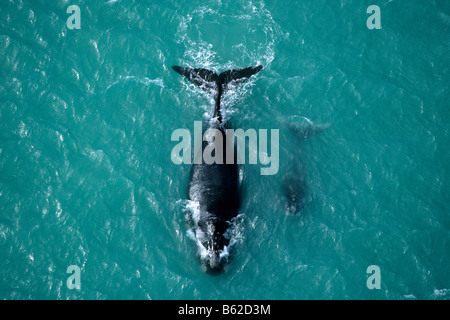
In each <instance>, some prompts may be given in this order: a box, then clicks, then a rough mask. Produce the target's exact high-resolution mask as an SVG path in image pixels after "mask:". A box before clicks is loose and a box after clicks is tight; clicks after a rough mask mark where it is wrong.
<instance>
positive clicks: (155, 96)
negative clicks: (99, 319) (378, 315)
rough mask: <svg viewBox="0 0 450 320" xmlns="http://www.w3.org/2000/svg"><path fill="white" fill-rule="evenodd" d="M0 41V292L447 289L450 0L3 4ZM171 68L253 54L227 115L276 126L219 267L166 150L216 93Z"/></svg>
mask: <svg viewBox="0 0 450 320" xmlns="http://www.w3.org/2000/svg"><path fill="white" fill-rule="evenodd" d="M71 5H77V6H78V7H79V9H80V10H79V17H80V19H79V21H78V22H79V23H80V25H79V29H77V28H73V29H71V28H69V26H70V27H72V26H73V25H71V24H70V23H72V22H73V23H75V22H77V19H76V18H77V16H76V11H71V10H70V11H69V13H68V12H67V9H68V8H69V6H71ZM370 5H377V6H378V7H379V9H380V11H379V18H380V19H381V21H380V22H381V29H369V28H368V26H367V20H368V19H369V20H370V17H371V15H372V13H370V12H369V13H367V9H368V7H369V6H370ZM73 14H74V15H75V16H73ZM0 49H1V54H0V299H446V300H448V299H450V204H449V202H450V192H449V191H450V180H449V179H450V132H449V127H450V125H449V124H450V104H449V101H450V90H449V84H450V1H449V0H427V1H423V0H379V1H372V0H371V1H368V0H304V1H281V0H236V1H225V0H203V1H176V0H162V1H156V0H150V1H125V0H122V1H120V0H116V1H113V0H111V1H82V0H80V1H61V0H57V1H56V0H55V1H50V0H33V1H32V0H28V1H25V0H23V1H22V0H2V1H1V2H0ZM173 65H180V66H187V67H192V68H208V69H211V70H213V71H216V72H218V73H220V72H222V71H225V70H228V69H236V68H244V67H248V66H254V65H262V66H263V67H264V69H263V70H262V71H261V72H260V73H259V74H258V75H256V76H255V77H252V78H251V79H250V80H249V81H248V82H247V83H246V84H245V85H244V86H241V87H239V88H238V89H236V90H235V91H233V92H231V93H230V94H229V95H227V97H225V101H224V103H223V106H224V108H225V111H224V114H225V118H226V119H227V121H228V123H229V124H230V125H231V126H232V127H233V128H242V129H244V130H247V129H250V128H251V129H255V130H259V129H267V130H272V129H277V130H279V171H278V173H277V174H275V175H266V176H263V175H261V174H260V169H261V168H262V167H264V166H263V164H262V163H261V162H260V161H258V163H257V164H250V163H246V164H244V165H242V166H241V172H242V174H241V180H242V188H243V197H244V198H243V203H242V206H241V211H240V215H239V217H240V223H239V228H238V229H237V231H236V234H235V235H234V237H235V240H236V241H235V244H234V245H233V248H232V251H231V252H230V255H229V261H228V264H227V266H226V268H225V272H224V273H223V274H220V275H218V276H213V275H210V274H207V273H205V272H204V271H203V270H202V267H201V264H200V262H199V258H198V247H197V245H196V243H195V241H193V239H192V236H191V234H190V232H189V226H188V225H187V223H186V215H187V213H186V212H187V210H188V209H189V208H188V207H189V203H188V201H187V193H186V189H187V184H188V179H189V170H190V165H188V164H181V165H178V164H175V163H174V162H173V161H172V160H171V152H172V149H173V148H174V146H175V145H176V144H177V142H174V141H171V134H172V132H173V131H174V130H176V129H179V128H185V129H188V130H189V131H190V132H193V128H194V121H202V122H203V123H208V121H209V120H211V111H212V108H213V106H214V101H213V99H212V98H211V97H209V96H207V95H206V94H205V93H204V92H202V91H201V90H199V89H198V88H197V87H195V85H193V84H190V83H189V82H188V81H186V80H185V79H183V78H182V77H180V76H179V75H178V74H177V73H176V72H174V71H173V70H172V69H171V66H173ZM292 121H294V122H297V123H310V122H313V123H315V124H329V125H330V126H329V128H328V129H326V130H324V131H322V132H320V133H318V134H317V135H315V136H311V137H308V139H303V138H301V137H300V138H299V137H298V136H296V135H293V134H292V132H290V131H289V130H288V129H287V126H286V123H289V122H292ZM298 150H301V152H298ZM250 151H251V150H250ZM269 151H270V148H269ZM292 161H299V162H301V163H302V168H303V172H302V174H303V175H304V176H305V179H306V182H307V196H306V199H305V205H304V207H303V209H302V210H300V212H297V214H289V213H288V212H286V210H285V206H284V205H283V203H284V200H285V197H284V194H283V186H282V181H283V176H285V175H286V174H289V168H291V167H292V166H291V165H292V163H291V162H292ZM370 266H376V267H378V268H375V269H371V268H369V267H370ZM73 268H75V269H78V271H79V272H78V273H77V272H76V271H73V270H74V269H73ZM368 268H369V269H368ZM370 270H378V271H373V272H372V271H370ZM374 283H378V285H379V288H376V287H375V288H373V286H371V285H370V284H374ZM74 284H78V285H79V286H78V288H77V287H75V288H74V287H73V285H74Z"/></svg>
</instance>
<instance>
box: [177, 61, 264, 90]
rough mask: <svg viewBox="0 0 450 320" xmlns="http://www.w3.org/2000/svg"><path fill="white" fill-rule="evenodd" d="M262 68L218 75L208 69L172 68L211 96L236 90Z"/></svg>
mask: <svg viewBox="0 0 450 320" xmlns="http://www.w3.org/2000/svg"><path fill="white" fill-rule="evenodd" d="M262 68H263V67H262V66H254V67H248V68H244V69H234V70H227V71H224V72H222V73H221V74H220V75H217V74H216V73H215V72H214V71H211V70H208V69H201V68H197V69H192V68H186V67H179V66H173V67H172V69H173V70H175V71H176V72H178V73H179V74H181V75H182V76H184V77H185V78H186V79H188V80H189V81H191V82H192V83H194V84H196V85H197V86H199V87H200V88H201V89H203V90H204V91H206V92H208V93H210V94H218V93H219V92H220V93H223V92H225V91H226V90H228V89H232V88H235V87H237V86H238V85H240V84H242V83H244V82H245V81H246V80H248V79H249V78H250V77H251V76H253V75H254V74H256V73H258V72H259V71H261V69H262Z"/></svg>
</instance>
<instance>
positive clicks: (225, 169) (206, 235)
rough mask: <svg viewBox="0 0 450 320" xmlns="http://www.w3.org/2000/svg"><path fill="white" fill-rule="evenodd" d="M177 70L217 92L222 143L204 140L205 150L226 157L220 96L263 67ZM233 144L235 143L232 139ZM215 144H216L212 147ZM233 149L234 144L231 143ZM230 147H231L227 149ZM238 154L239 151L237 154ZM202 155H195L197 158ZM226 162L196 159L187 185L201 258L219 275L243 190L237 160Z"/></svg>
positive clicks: (216, 116)
mask: <svg viewBox="0 0 450 320" xmlns="http://www.w3.org/2000/svg"><path fill="white" fill-rule="evenodd" d="M172 68H173V69H174V70H175V71H176V72H178V73H180V74H181V75H183V76H184V77H186V78H187V79H188V80H189V81H191V82H193V83H194V84H196V85H197V86H199V87H200V88H202V89H203V90H205V91H207V92H208V93H210V94H212V95H214V97H215V108H214V113H213V118H214V119H215V121H211V124H210V128H212V129H217V131H216V132H217V133H218V134H221V135H222V139H219V141H220V140H222V142H223V143H222V145H219V144H218V143H217V139H211V140H210V141H207V142H203V146H202V150H200V151H199V152H201V153H203V150H204V149H205V147H207V146H208V145H209V146H210V147H214V150H216V152H217V151H218V150H219V148H220V150H222V155H223V159H227V158H226V151H227V147H226V139H225V132H226V124H225V123H223V122H222V114H221V108H220V107H221V106H220V102H221V98H222V95H223V94H224V93H226V91H227V90H228V89H230V88H232V87H234V86H236V85H239V84H241V83H243V82H244V81H246V80H247V79H249V78H250V77H251V76H252V75H254V74H256V73H258V72H259V71H260V70H261V69H262V67H261V66H256V67H249V68H244V69H239V70H228V71H225V72H222V73H221V74H220V75H217V74H216V73H215V72H213V71H210V70H207V69H191V68H184V67H178V66H174V67H172ZM230 143H233V142H230ZM212 144H217V145H214V146H212ZM231 148H234V146H231ZM228 150H231V149H228ZM235 154H236V153H235ZM199 156H201V154H200V153H199V155H196V158H197V157H199ZM223 162H224V163H223V164H218V163H212V164H207V163H205V161H204V159H202V161H201V162H200V161H194V164H193V165H192V167H191V174H190V179H189V186H188V198H189V200H192V201H195V202H196V203H198V208H197V209H198V210H197V211H198V212H197V213H196V217H194V218H192V219H191V220H192V221H191V222H192V223H193V224H194V226H193V227H194V228H195V229H196V237H197V240H198V241H199V243H200V244H201V245H202V246H203V249H204V250H206V254H205V255H203V257H202V263H203V264H204V266H205V268H206V271H207V272H209V273H213V274H217V273H219V272H220V271H222V270H223V266H224V264H225V259H223V258H222V257H223V256H225V253H226V252H227V246H228V245H229V243H230V234H229V229H230V227H231V226H232V221H233V218H234V217H236V216H237V215H238V212H239V208H240V203H241V192H240V186H239V168H238V165H237V161H236V159H234V161H233V163H228V162H227V161H223Z"/></svg>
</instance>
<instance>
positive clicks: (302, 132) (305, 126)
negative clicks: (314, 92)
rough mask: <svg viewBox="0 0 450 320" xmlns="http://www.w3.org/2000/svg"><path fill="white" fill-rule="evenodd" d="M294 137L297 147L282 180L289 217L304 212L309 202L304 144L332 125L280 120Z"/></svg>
mask: <svg viewBox="0 0 450 320" xmlns="http://www.w3.org/2000/svg"><path fill="white" fill-rule="evenodd" d="M279 120H280V121H281V122H282V125H284V127H287V128H288V130H289V132H290V134H291V135H292V136H293V137H294V140H295V144H294V145H295V146H294V147H293V148H292V149H290V150H289V155H288V157H287V159H288V161H287V163H289V166H288V169H287V170H286V174H285V175H284V176H283V178H282V192H283V197H284V210H285V212H286V213H287V214H288V215H298V214H299V213H300V212H302V210H303V208H304V207H305V205H306V203H307V200H308V185H307V181H306V180H307V179H306V168H305V164H304V161H303V157H304V154H303V151H304V148H303V146H304V142H305V141H306V140H308V138H310V137H312V136H315V135H317V134H319V133H321V132H322V131H325V130H326V129H327V128H329V127H330V123H324V124H315V123H314V122H312V121H311V120H310V119H308V118H306V117H303V116H300V117H299V116H294V117H291V120H290V121H287V120H285V119H279Z"/></svg>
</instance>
